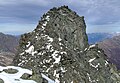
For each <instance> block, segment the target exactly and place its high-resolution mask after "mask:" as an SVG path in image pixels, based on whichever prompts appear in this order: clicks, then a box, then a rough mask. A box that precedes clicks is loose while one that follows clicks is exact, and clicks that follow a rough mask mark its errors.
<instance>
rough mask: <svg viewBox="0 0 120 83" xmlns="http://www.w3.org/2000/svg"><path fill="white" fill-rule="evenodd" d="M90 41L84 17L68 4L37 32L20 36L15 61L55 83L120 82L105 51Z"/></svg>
mask: <svg viewBox="0 0 120 83" xmlns="http://www.w3.org/2000/svg"><path fill="white" fill-rule="evenodd" d="M87 40H88V39H87V35H86V25H85V21H84V17H80V16H78V15H77V14H76V13H75V12H73V11H71V10H70V9H69V8H68V7H67V6H62V7H60V8H53V9H51V10H50V11H48V12H47V13H46V14H45V15H43V17H42V18H41V21H39V24H38V25H37V28H36V29H35V30H34V31H32V32H31V33H27V34H24V35H22V36H21V40H20V46H19V51H18V55H17V56H16V57H15V58H14V61H13V63H14V64H15V65H17V66H21V67H25V68H28V69H32V70H33V72H34V75H41V74H44V75H46V76H47V77H49V78H50V79H51V80H53V81H54V82H55V83H120V77H119V75H118V74H117V71H116V69H115V68H114V67H113V66H112V65H111V64H109V63H108V61H107V59H106V57H105V54H104V53H103V51H102V50H101V49H99V48H98V47H97V45H91V46H89V44H88V41H87ZM40 77H41V76H40ZM36 78H37V77H36ZM39 79H40V78H39ZM41 79H42V77H41ZM35 80H36V81H37V82H38V83H42V82H41V81H39V80H38V79H35ZM43 83H47V81H46V80H44V79H43Z"/></svg>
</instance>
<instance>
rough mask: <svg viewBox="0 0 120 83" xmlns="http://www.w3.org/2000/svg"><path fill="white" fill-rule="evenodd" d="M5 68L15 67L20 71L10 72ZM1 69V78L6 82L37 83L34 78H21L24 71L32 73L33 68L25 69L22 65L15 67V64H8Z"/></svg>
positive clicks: (0, 67)
mask: <svg viewBox="0 0 120 83" xmlns="http://www.w3.org/2000/svg"><path fill="white" fill-rule="evenodd" d="M5 69H15V70H18V72H17V73H15V74H8V73H6V72H4V71H3V70H5ZM0 71H1V73H0V79H2V80H3V81H4V83H36V82H35V81H33V80H23V79H21V78H20V77H21V76H22V75H23V74H24V73H27V74H30V75H32V71H31V70H28V69H23V68H21V67H15V66H7V67H2V66H0Z"/></svg>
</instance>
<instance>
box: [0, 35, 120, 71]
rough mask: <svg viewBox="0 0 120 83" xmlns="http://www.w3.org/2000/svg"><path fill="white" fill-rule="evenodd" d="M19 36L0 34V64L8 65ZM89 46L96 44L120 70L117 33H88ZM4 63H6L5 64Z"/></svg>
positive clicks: (119, 47) (119, 45) (119, 50)
mask: <svg viewBox="0 0 120 83" xmlns="http://www.w3.org/2000/svg"><path fill="white" fill-rule="evenodd" d="M113 36H114V37H113ZM19 38H20V36H13V35H7V34H3V33H0V64H1V65H9V64H8V63H11V62H12V59H13V57H14V56H15V53H16V51H17V46H18V44H19ZM88 41H89V43H90V44H95V43H98V45H99V47H100V48H102V49H103V50H104V52H105V54H106V55H107V56H108V58H109V59H110V61H111V62H113V63H114V64H116V65H117V67H118V68H119V69H120V64H119V63H120V56H119V55H120V35H119V33H114V34H113V33H112V34H110V33H88ZM5 61H6V62H5Z"/></svg>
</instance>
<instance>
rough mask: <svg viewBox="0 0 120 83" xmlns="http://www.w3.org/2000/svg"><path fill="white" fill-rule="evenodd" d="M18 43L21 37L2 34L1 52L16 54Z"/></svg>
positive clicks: (0, 36) (0, 40)
mask: <svg viewBox="0 0 120 83" xmlns="http://www.w3.org/2000/svg"><path fill="white" fill-rule="evenodd" d="M18 41H19V37H16V36H12V35H7V34H3V33H0V51H1V52H3V51H4V52H13V53H15V52H16V51H17V49H16V48H17V46H18Z"/></svg>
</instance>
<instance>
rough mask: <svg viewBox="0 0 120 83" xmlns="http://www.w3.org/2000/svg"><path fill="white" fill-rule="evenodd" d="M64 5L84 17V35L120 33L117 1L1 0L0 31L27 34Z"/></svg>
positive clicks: (119, 5) (119, 0)
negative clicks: (50, 10) (51, 10)
mask: <svg viewBox="0 0 120 83" xmlns="http://www.w3.org/2000/svg"><path fill="white" fill-rule="evenodd" d="M63 5H67V6H69V8H71V9H72V10H73V11H75V12H77V14H78V15H79V16H84V17H85V22H86V25H87V33H96V32H97V33H98V32H99V33H101V32H104V33H108V32H109V33H111V32H120V0H0V32H3V33H7V34H15V35H18V34H23V33H25V32H30V31H32V30H33V29H35V28H36V26H37V24H38V21H39V20H40V18H41V17H42V15H43V14H44V13H46V12H47V11H48V10H49V9H51V8H53V7H59V6H63Z"/></svg>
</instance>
